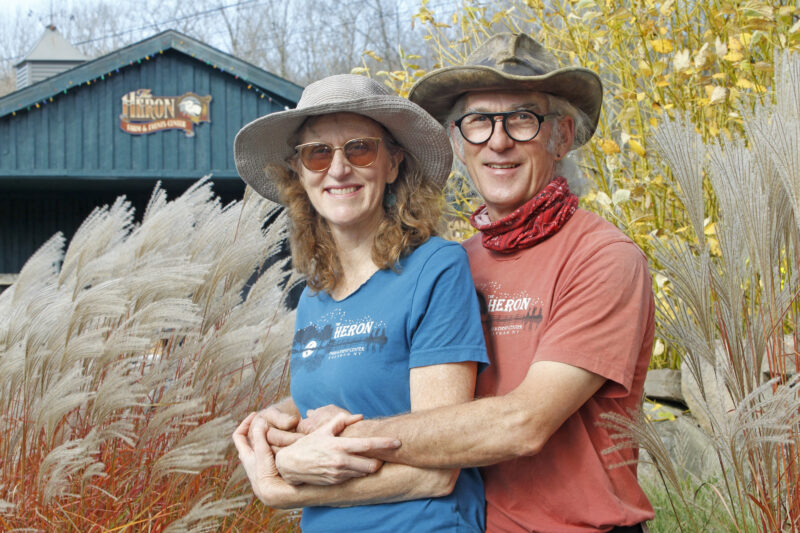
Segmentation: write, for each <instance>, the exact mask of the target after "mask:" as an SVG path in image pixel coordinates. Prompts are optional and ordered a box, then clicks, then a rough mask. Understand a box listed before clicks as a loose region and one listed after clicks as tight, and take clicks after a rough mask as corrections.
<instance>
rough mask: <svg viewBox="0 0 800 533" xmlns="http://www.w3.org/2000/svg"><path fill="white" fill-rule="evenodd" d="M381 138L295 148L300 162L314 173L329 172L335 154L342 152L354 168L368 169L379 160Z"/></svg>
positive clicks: (309, 144)
mask: <svg viewBox="0 0 800 533" xmlns="http://www.w3.org/2000/svg"><path fill="white" fill-rule="evenodd" d="M380 142H381V138H380V137H359V138H358V139H350V140H349V141H347V142H346V143H344V144H343V145H342V146H331V145H330V144H328V143H323V142H311V143H304V144H299V145H297V146H295V147H294V149H295V150H297V155H298V156H299V157H300V162H301V163H303V166H304V167H306V168H307V169H308V170H311V171H312V172H322V171H323V170H328V169H329V168H330V166H331V163H332V162H333V154H334V152H336V150H341V151H342V153H343V154H344V157H345V158H346V159H347V161H349V162H350V164H351V165H353V166H354V167H368V166H370V165H371V164H372V163H374V162H375V160H376V159H378V145H379V144H380Z"/></svg>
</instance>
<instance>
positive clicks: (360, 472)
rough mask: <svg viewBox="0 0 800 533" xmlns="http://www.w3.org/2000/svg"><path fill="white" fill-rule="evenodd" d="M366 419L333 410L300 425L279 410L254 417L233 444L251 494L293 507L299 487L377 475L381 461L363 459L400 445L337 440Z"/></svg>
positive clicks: (314, 413)
mask: <svg viewBox="0 0 800 533" xmlns="http://www.w3.org/2000/svg"><path fill="white" fill-rule="evenodd" d="M362 418H363V416H362V415H358V414H355V415H354V414H351V413H349V412H348V411H346V410H344V409H341V408H339V407H336V406H333V405H329V406H325V407H321V408H319V409H312V410H310V411H308V413H307V415H306V418H304V419H302V420H300V419H299V418H298V417H297V416H292V415H289V414H287V413H284V412H283V411H281V410H279V409H277V408H276V407H268V408H267V409H264V410H262V411H260V412H258V413H250V415H248V416H247V418H245V419H244V420H243V421H242V423H241V424H239V427H237V428H236V431H234V433H233V442H234V444H235V445H236V449H237V450H238V452H239V460H240V461H241V462H242V465H243V466H244V469H245V472H246V473H247V477H248V479H249V480H250V484H251V485H252V486H253V492H254V493H255V494H256V496H257V497H258V498H259V499H260V500H261V501H262V502H264V503H265V504H267V505H270V506H272V507H295V506H296V505H294V501H293V500H292V498H291V496H292V495H293V494H294V493H295V491H294V490H293V489H295V488H296V487H297V486H298V485H302V484H308V485H335V484H338V483H342V482H344V481H347V480H349V479H353V478H358V477H363V476H366V475H369V474H372V473H374V472H377V471H378V469H380V467H381V465H382V464H383V461H381V460H379V459H372V458H369V457H364V456H362V455H359V454H363V453H366V452H369V451H377V450H391V449H395V448H399V447H400V441H398V440H397V439H393V438H385V437H365V438H351V437H340V436H339V434H340V433H341V432H342V431H344V429H345V428H346V427H347V426H349V425H351V424H354V423H356V422H358V421H359V420H361V419H362Z"/></svg>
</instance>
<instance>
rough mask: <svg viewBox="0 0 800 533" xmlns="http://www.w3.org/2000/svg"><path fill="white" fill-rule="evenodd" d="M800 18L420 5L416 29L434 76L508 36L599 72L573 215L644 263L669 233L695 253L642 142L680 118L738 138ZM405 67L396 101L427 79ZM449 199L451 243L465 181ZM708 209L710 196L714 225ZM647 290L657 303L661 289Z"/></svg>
mask: <svg viewBox="0 0 800 533" xmlns="http://www.w3.org/2000/svg"><path fill="white" fill-rule="evenodd" d="M798 16H800V6H798V5H796V3H787V2H780V1H775V0H773V1H759V0H707V1H704V2H690V1H688V0H658V1H656V0H597V1H594V0H551V1H547V2H544V1H541V0H501V1H495V2H491V3H487V2H484V1H478V0H463V1H462V3H461V4H460V7H459V9H458V10H457V11H456V12H455V13H452V14H450V12H449V11H448V15H447V16H440V15H439V14H437V13H436V11H435V8H434V7H433V5H432V4H431V3H429V2H428V0H423V1H422V3H421V5H420V7H419V9H418V11H417V13H416V14H415V15H414V23H415V24H422V25H423V26H424V27H425V28H426V29H427V36H426V39H427V41H428V43H429V45H430V52H429V53H430V54H431V55H432V57H433V58H434V59H435V60H436V62H437V65H436V66H437V67H438V66H448V65H452V64H459V63H462V62H463V61H464V59H465V58H466V57H467V55H468V54H469V53H470V51H471V50H472V49H473V48H474V47H475V46H477V45H478V44H480V43H481V42H483V41H485V40H486V39H487V38H488V37H489V36H491V35H493V34H494V33H497V32H500V31H514V32H527V33H529V34H530V35H531V36H533V37H534V38H535V39H536V40H537V41H539V42H540V43H542V44H543V45H544V46H545V47H546V48H548V49H550V50H551V51H552V52H553V53H555V54H556V56H558V57H559V59H560V60H561V61H562V63H564V64H575V65H581V66H584V67H587V68H590V69H593V70H595V71H596V72H598V73H599V74H600V76H601V78H602V79H603V82H604V88H605V95H604V109H603V114H602V116H601V121H600V124H599V126H598V129H597V133H596V135H595V136H594V138H593V140H592V141H591V142H590V143H589V144H588V145H587V147H586V149H585V150H584V158H585V159H584V164H585V168H584V170H585V173H586V174H587V176H588V177H589V178H590V180H591V182H592V183H593V190H592V191H591V192H590V193H589V194H588V195H587V196H586V197H585V198H583V199H582V205H583V206H584V207H586V208H588V209H590V210H593V211H595V212H597V213H599V214H601V215H603V216H605V217H606V218H608V219H609V220H611V221H612V222H614V223H615V224H617V225H618V226H619V227H620V228H621V229H622V230H623V231H625V232H626V233H627V234H628V235H630V236H631V237H632V238H633V239H634V240H635V241H636V243H637V244H638V245H639V246H640V247H641V248H642V249H643V250H644V251H645V253H647V254H648V256H650V257H651V249H652V240H653V239H661V238H667V237H672V236H675V235H678V236H680V238H684V239H686V240H687V241H689V242H692V243H694V242H696V240H697V236H695V235H693V234H692V232H691V230H688V227H689V226H690V225H689V224H688V222H687V219H686V215H685V213H684V211H683V207H682V205H681V204H680V203H679V202H678V201H677V199H676V197H675V194H674V191H673V190H672V189H671V188H670V186H669V185H668V183H669V182H668V181H666V180H664V179H663V176H662V174H663V173H665V172H669V169H663V168H660V166H659V165H658V164H657V163H656V162H655V159H654V158H652V157H650V154H651V152H653V150H651V147H650V146H649V143H650V140H649V138H650V133H651V132H652V131H654V130H655V129H657V128H658V127H659V124H661V123H662V122H663V121H664V120H665V119H666V118H675V117H676V116H681V115H683V114H688V116H689V117H690V119H691V120H692V122H693V123H694V125H695V127H696V129H697V131H698V132H699V133H700V134H701V136H702V138H703V139H704V140H706V141H707V140H710V139H713V138H715V137H717V136H721V135H724V136H730V135H732V134H733V133H735V132H740V131H741V130H742V119H741V114H740V113H739V110H740V109H741V108H742V107H746V108H747V107H752V106H754V105H755V104H756V103H758V102H761V101H763V100H764V99H767V98H771V97H772V94H773V93H772V87H771V84H772V75H773V74H772V71H773V68H772V65H773V58H774V54H775V52H777V51H780V50H783V49H790V50H800V23H798V21H797V18H798ZM412 63H413V62H412V61H411V60H407V61H406V62H405V63H404V66H405V67H407V70H408V71H409V75H408V76H406V77H404V78H403V77H400V76H397V75H396V73H392V74H389V75H386V74H384V75H383V76H382V77H383V78H385V80H386V83H387V84H389V85H390V86H391V87H392V88H394V89H395V90H396V91H397V92H398V93H399V94H401V95H404V96H405V95H407V94H408V90H409V89H410V87H411V85H412V84H413V82H414V81H415V80H417V79H418V78H419V77H420V76H421V75H423V74H424V73H425V72H424V71H420V70H419V69H418V68H411V66H410V65H411V64H412ZM415 66H416V65H415ZM618 190H625V191H630V196H629V197H627V199H626V201H624V202H614V201H613V200H612V199H613V198H615V193H616V191H618ZM447 198H448V202H449V203H450V205H451V207H452V208H453V209H454V210H455V211H457V212H460V213H461V214H462V217H461V219H460V221H456V222H454V223H453V227H454V228H456V229H457V230H456V231H455V233H454V234H457V235H466V234H468V233H469V232H470V231H471V230H470V227H469V226H468V225H467V224H465V223H464V222H463V221H464V218H465V217H464V215H465V214H466V213H468V212H469V210H470V209H471V208H472V207H474V203H473V200H474V197H473V196H471V195H470V190H469V184H468V183H466V181H465V178H464V177H463V176H454V179H453V180H451V184H450V186H449V190H448V194H447ZM715 208H716V206H715V202H714V199H713V197H709V200H708V206H707V212H708V213H709V214H710V215H711V218H712V219H714V218H715V217H716V214H715ZM682 228H683V231H681V229H682ZM712 244H716V243H715V242H714V243H712ZM712 248H713V250H712V253H714V252H717V247H716V246H713V247H712ZM717 253H718V252H717ZM654 266H655V267H657V266H658V265H654ZM654 289H655V291H656V295H657V296H658V293H659V292H660V291H664V290H668V286H667V287H664V286H659V285H658V284H654ZM659 342H661V341H660V340H659ZM678 363H679V360H678V358H677V356H676V355H675V354H674V353H672V352H671V351H670V350H669V349H667V350H663V351H662V353H660V354H655V355H654V365H655V366H675V365H677V364H678Z"/></svg>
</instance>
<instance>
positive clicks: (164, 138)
mask: <svg viewBox="0 0 800 533" xmlns="http://www.w3.org/2000/svg"><path fill="white" fill-rule="evenodd" d="M136 89H151V90H152V93H153V95H157V96H178V95H181V94H183V93H186V92H190V91H193V92H195V93H197V94H199V95H206V94H211V97H212V100H211V106H210V108H211V123H200V124H197V125H196V126H195V135H194V137H187V136H186V135H185V133H184V132H183V131H181V130H167V131H159V132H155V133H150V134H147V135H131V134H129V133H126V132H124V131H122V129H121V128H120V126H119V115H120V113H121V111H122V96H123V95H124V94H126V93H128V92H130V91H133V90H136ZM270 98H272V102H270V101H269V99H268V98H260V97H259V95H258V94H257V93H255V92H253V91H248V90H247V84H245V83H243V82H241V81H238V80H234V79H233V78H232V77H231V76H230V75H228V74H225V73H222V72H220V71H219V70H215V69H213V68H212V67H211V66H206V65H204V64H203V63H200V62H198V61H197V60H196V59H193V58H191V57H188V56H186V55H184V54H182V53H180V52H176V51H174V50H170V51H165V52H164V53H163V54H158V55H156V56H155V57H153V58H152V59H151V60H150V61H143V62H142V63H141V64H140V65H135V66H128V67H126V68H122V69H120V72H119V73H112V75H111V76H110V77H107V78H106V79H105V80H103V81H98V82H97V83H95V84H92V85H90V86H82V87H80V88H79V89H76V90H72V91H68V92H67V94H61V95H58V96H57V97H56V98H54V101H53V102H52V103H48V104H46V105H42V106H41V108H40V109H31V110H30V111H22V112H20V113H17V115H16V116H12V115H6V116H5V117H2V118H0V140H2V144H3V146H2V149H0V173H2V174H3V175H5V176H20V177H33V176H34V175H35V176H37V177H45V176H47V177H51V178H53V179H65V180H74V179H90V180H91V179H148V180H151V179H174V178H182V179H191V178H199V177H201V176H203V175H204V174H205V173H208V172H211V173H213V174H214V176H215V177H217V178H218V179H238V177H237V174H236V169H235V167H234V164H233V152H232V146H233V139H234V137H235V136H236V132H237V131H238V130H239V128H241V127H242V126H243V125H244V124H246V123H247V122H249V121H250V120H253V119H255V118H257V117H259V116H261V115H265V114H268V113H271V112H274V111H280V110H283V109H284V107H285V106H288V105H294V104H293V102H287V101H284V100H280V99H279V98H277V97H270Z"/></svg>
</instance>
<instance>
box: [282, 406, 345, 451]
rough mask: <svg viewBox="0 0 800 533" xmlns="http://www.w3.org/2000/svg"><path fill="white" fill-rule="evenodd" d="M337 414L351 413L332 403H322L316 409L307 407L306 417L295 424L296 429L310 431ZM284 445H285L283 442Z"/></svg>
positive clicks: (306, 432) (303, 431)
mask: <svg viewBox="0 0 800 533" xmlns="http://www.w3.org/2000/svg"><path fill="white" fill-rule="evenodd" d="M339 414H344V415H350V414H351V413H350V411H348V410H347V409H343V408H341V407H339V406H337V405H333V404H329V405H323V406H322V407H318V408H317V409H309V410H308V411H306V417H305V418H304V419H302V420H301V421H300V423H299V424H298V425H297V431H299V432H300V433H305V434H308V433H311V432H312V431H315V430H317V429H319V428H321V427H322V426H324V425H325V424H327V423H328V422H330V421H331V420H333V418H334V417H335V416H336V415H339ZM348 425H349V424H348ZM284 446H287V445H286V444H284Z"/></svg>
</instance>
